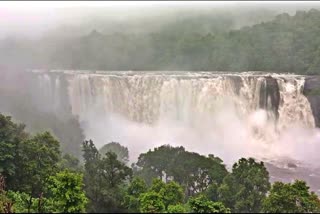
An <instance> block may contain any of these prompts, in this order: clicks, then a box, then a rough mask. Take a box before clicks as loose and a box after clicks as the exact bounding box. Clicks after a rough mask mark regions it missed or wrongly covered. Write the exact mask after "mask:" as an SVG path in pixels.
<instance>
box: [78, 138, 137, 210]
mask: <svg viewBox="0 0 320 214" xmlns="http://www.w3.org/2000/svg"><path fill="white" fill-rule="evenodd" d="M83 151H84V154H83V158H84V161H85V164H84V165H85V173H84V183H85V191H86V194H87V197H88V198H89V199H90V201H89V204H88V210H89V211H90V212H119V211H121V210H123V209H124V207H123V206H124V195H125V191H124V190H123V187H122V186H123V185H125V184H126V182H127V181H128V179H129V178H130V177H131V176H132V170H131V168H129V167H127V166H126V165H125V164H124V163H122V162H120V161H118V160H117V155H116V154H114V153H112V152H108V153H106V155H105V156H104V157H101V155H100V154H99V152H98V150H97V148H96V147H95V145H94V144H93V142H92V141H91V140H90V141H84V142H83Z"/></svg>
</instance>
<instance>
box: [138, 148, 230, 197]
mask: <svg viewBox="0 0 320 214" xmlns="http://www.w3.org/2000/svg"><path fill="white" fill-rule="evenodd" d="M137 166H138V167H140V168H141V170H140V171H139V172H138V173H136V174H138V175H140V176H142V177H143V178H144V179H145V180H146V181H147V182H148V183H150V180H152V179H153V178H155V177H158V178H159V179H163V178H164V179H165V180H166V182H168V181H169V180H170V179H172V180H174V181H176V182H177V183H179V184H180V185H182V186H184V187H185V189H184V191H185V195H187V196H189V195H193V194H196V193H199V192H202V191H205V190H206V189H207V188H208V186H209V185H210V184H212V183H216V184H220V183H221V182H222V180H223V178H224V177H225V176H226V175H227V174H228V172H227V170H226V168H225V166H224V165H223V164H222V161H221V159H219V158H217V157H214V156H213V155H210V156H208V157H205V156H202V155H200V154H197V153H194V152H188V151H185V149H184V148H183V147H171V146H169V145H163V146H160V147H158V148H155V149H154V151H151V150H150V151H148V152H147V153H144V154H141V155H140V156H139V159H138V162H137Z"/></svg>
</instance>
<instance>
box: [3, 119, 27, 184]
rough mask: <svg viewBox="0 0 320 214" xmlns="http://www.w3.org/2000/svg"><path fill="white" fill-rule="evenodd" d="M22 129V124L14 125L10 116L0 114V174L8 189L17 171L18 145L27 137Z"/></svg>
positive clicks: (23, 126)
mask: <svg viewBox="0 0 320 214" xmlns="http://www.w3.org/2000/svg"><path fill="white" fill-rule="evenodd" d="M24 129H25V125H24V124H16V123H14V122H12V119H11V117H10V116H4V115H2V114H0V174H2V176H4V177H5V179H6V183H7V186H8V187H9V188H11V187H12V185H13V184H12V182H13V178H14V175H15V173H16V170H17V166H16V157H17V148H18V145H19V144H20V143H21V142H22V141H24V140H25V139H26V138H27V137H28V134H27V133H26V132H25V131H24Z"/></svg>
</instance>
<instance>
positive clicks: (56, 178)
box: [0, 114, 320, 213]
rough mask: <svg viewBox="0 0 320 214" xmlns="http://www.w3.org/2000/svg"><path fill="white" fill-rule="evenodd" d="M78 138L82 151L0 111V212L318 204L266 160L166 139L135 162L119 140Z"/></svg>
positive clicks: (313, 207)
mask: <svg viewBox="0 0 320 214" xmlns="http://www.w3.org/2000/svg"><path fill="white" fill-rule="evenodd" d="M81 143H82V144H81ZM80 144H81V152H82V156H81V157H79V158H77V157H75V156H73V155H71V154H69V153H66V152H63V151H61V148H60V142H59V141H58V140H57V139H56V138H55V137H54V136H53V135H52V134H51V133H50V132H48V131H43V132H38V133H34V134H31V133H29V132H27V131H26V126H25V125H24V124H22V123H16V122H14V121H13V118H11V116H6V115H3V114H0V175H1V176H0V212H1V213H12V212H18V213H21V212H24V213H61V212H65V213H79V212H94V213H95V212H97V213H101V212H103V213H135V212H142V213H190V212H192V213H233V212H236V213H239V212H248V213H257V212H266V213H277V212H280V213H283V212H289V213H295V212H296V213H310V212H320V201H319V198H318V196H317V195H316V194H315V193H314V192H311V191H310V190H309V186H308V185H307V183H306V182H304V181H302V180H295V181H294V182H292V183H282V182H275V183H273V184H271V183H270V181H269V173H268V171H267V169H266V167H265V166H264V163H263V162H258V161H256V160H255V159H253V158H241V159H239V160H238V161H237V162H236V163H234V164H233V166H232V168H231V169H229V170H228V169H227V168H226V165H225V164H224V163H223V160H221V159H220V158H219V157H217V156H215V155H214V154H209V155H208V156H204V155H200V154H198V153H195V152H192V151H186V150H185V148H184V147H172V146H169V145H162V146H160V147H156V148H153V149H150V150H149V151H147V152H146V153H142V154H140V155H139V158H138V160H137V162H136V163H131V164H130V163H129V154H130V151H128V149H127V148H126V147H124V146H122V145H121V144H120V143H118V142H110V143H107V144H105V145H104V146H103V147H101V148H100V149H97V147H96V146H95V144H94V142H93V141H92V140H84V141H83V142H79V145H80Z"/></svg>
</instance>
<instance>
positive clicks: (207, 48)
mask: <svg viewBox="0 0 320 214" xmlns="http://www.w3.org/2000/svg"><path fill="white" fill-rule="evenodd" d="M319 19H320V11H319V10H316V9H311V10H309V11H297V12H296V13H295V14H294V15H289V14H287V13H283V14H280V15H277V16H275V17H274V19H272V20H270V21H265V22H262V23H259V24H255V25H252V26H245V27H241V28H240V29H233V28H231V27H230V25H231V23H230V21H229V20H223V19H220V20H217V19H215V18H212V17H211V19H210V18H208V16H206V17H198V19H193V21H192V20H190V19H189V20H187V21H184V22H182V21H181V22H179V24H172V25H166V26H165V27H161V28H159V29H158V30H154V31H151V32H147V33H140V34H138V33H136V34H134V33H132V34H130V33H128V32H123V33H122V32H121V30H120V32H113V33H109V34H108V33H106V32H105V31H103V32H102V31H100V30H99V29H93V30H92V32H91V33H89V34H87V35H77V34H75V35H73V36H69V37H68V38H67V39H58V38H56V37H46V38H45V39H36V40H26V39H25V40H23V39H18V38H16V39H15V38H11V37H9V38H6V39H3V40H2V41H1V42H0V49H1V50H6V51H2V52H1V53H0V65H1V66H2V67H3V68H4V69H5V68H7V67H10V66H13V65H14V66H17V65H20V66H22V67H23V68H44V69H91V70H197V71H198V70H211V71H212V70H217V71H247V70H251V71H256V70H259V71H275V72H290V73H291V72H294V73H301V74H319V70H318V68H319V66H320V60H319V55H320V39H319V36H318V35H319V34H320V24H319ZM210 24H211V25H210ZM154 25H157V22H156V20H155V23H154ZM201 25H203V27H204V26H205V29H206V31H199V32H197V31H192V30H190V29H192V28H196V26H201ZM120 27H121V26H119V28H120ZM120 29H122V28H120ZM197 29H198V28H197ZM16 62H19V64H18V63H16Z"/></svg>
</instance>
